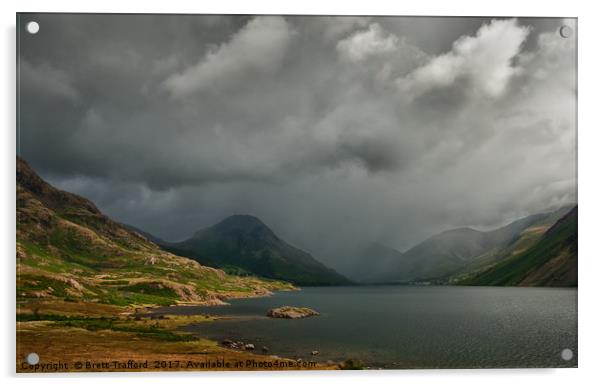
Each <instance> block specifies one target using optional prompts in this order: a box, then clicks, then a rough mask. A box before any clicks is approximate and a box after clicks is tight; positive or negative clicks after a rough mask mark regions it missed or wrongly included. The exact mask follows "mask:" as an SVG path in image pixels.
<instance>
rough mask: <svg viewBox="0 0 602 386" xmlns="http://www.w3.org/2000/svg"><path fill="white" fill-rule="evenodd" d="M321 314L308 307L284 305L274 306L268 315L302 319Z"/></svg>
mask: <svg viewBox="0 0 602 386" xmlns="http://www.w3.org/2000/svg"><path fill="white" fill-rule="evenodd" d="M316 315H320V314H319V313H318V312H317V311H315V310H312V309H311V308H306V307H290V306H284V307H279V308H272V309H271V310H269V311H268V313H267V316H269V317H270V318H283V319H301V318H308V317H310V316H316Z"/></svg>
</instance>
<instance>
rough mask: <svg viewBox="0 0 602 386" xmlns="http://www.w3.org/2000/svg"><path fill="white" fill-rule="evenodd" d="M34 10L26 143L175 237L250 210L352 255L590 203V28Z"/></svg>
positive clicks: (108, 200)
mask: <svg viewBox="0 0 602 386" xmlns="http://www.w3.org/2000/svg"><path fill="white" fill-rule="evenodd" d="M20 18H21V21H22V22H26V21H27V20H30V19H35V20H37V21H38V22H39V23H40V25H41V30H40V33H38V34H37V35H26V34H21V36H20V42H19V48H20V52H19V75H20V76H19V84H20V93H19V101H20V116H19V149H18V151H19V153H20V154H21V155H22V156H23V157H24V158H25V159H27V160H28V161H29V162H30V163H31V164H32V166H33V167H34V168H35V169H36V170H37V171H39V172H40V174H42V176H44V177H45V178H47V179H49V180H50V181H51V182H53V183H55V184H56V185H58V186H60V187H62V188H64V189H67V190H70V191H73V192H76V193H80V194H82V195H84V196H86V197H89V198H91V199H92V200H94V201H95V202H96V203H97V204H98V205H99V207H100V208H101V209H103V210H104V211H105V212H107V213H108V214H109V215H111V216H113V217H115V218H116V219H117V220H120V221H123V222H126V223H131V224H133V225H136V226H138V227H140V228H142V229H145V230H148V231H150V232H152V233H155V234H157V235H158V236H160V237H163V238H165V239H171V240H177V239H182V238H185V237H187V236H189V235H190V234H192V233H193V232H194V231H196V230H197V229H199V228H201V227H204V226H208V225H211V224H212V223H214V222H217V221H219V220H220V219H222V218H223V217H225V216H228V215H230V214H234V213H251V214H255V215H257V216H259V217H261V218H262V219H264V221H266V222H267V223H268V224H269V225H271V226H272V227H274V229H275V230H276V231H277V232H278V233H279V234H281V235H282V236H283V237H284V238H286V239H288V240H290V241H291V242H292V243H294V244H297V245H298V246H300V247H302V248H305V249H308V250H310V251H312V252H314V253H316V254H318V255H319V256H321V257H324V258H327V259H330V261H335V262H336V260H337V258H339V257H340V259H344V256H338V255H337V253H336V252H335V251H338V250H340V247H341V245H345V244H350V243H361V242H370V241H378V242H383V243H386V244H389V245H391V246H393V247H397V248H401V249H403V248H407V247H409V246H411V245H412V244H413V243H416V242H418V241H420V240H421V239H422V238H425V237H428V236H429V235H431V234H433V233H435V232H438V231H442V230H444V229H447V228H450V227H455V226H475V227H482V228H488V227H493V226H496V225H500V224H502V223H504V222H506V221H510V220H512V219H514V218H516V217H520V216H523V215H527V214H530V213H535V212H538V211H542V210H545V209H548V208H553V207H557V206H560V205H564V204H567V203H570V202H574V201H575V200H576V196H575V190H576V172H575V170H576V154H575V151H576V142H575V141H576V128H575V119H574V118H575V109H576V84H575V77H574V75H575V71H576V68H575V47H576V44H575V43H576V41H575V38H571V39H562V38H560V37H559V35H558V33H557V30H558V27H559V26H560V25H562V24H574V22H575V21H574V20H562V19H536V18H529V19H518V20H515V19H492V18H405V17H404V18H395V17H326V16H322V17H277V16H269V17H266V16H258V17H254V16H219V15H212V16H198V15H185V16H178V15H163V16H161V15H60V14H41V15H35V14H31V15H29V14H28V15H21V16H20Z"/></svg>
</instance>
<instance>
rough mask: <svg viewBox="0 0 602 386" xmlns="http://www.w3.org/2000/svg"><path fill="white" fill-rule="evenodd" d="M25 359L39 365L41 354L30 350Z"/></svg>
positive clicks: (31, 363) (29, 362)
mask: <svg viewBox="0 0 602 386" xmlns="http://www.w3.org/2000/svg"><path fill="white" fill-rule="evenodd" d="M25 361H26V362H27V363H28V364H30V365H37V364H38V363H39V362H40V356H39V355H38V354H36V353H35V352H30V353H29V354H27V356H26V357H25Z"/></svg>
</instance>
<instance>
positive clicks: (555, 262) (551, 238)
mask: <svg viewBox="0 0 602 386" xmlns="http://www.w3.org/2000/svg"><path fill="white" fill-rule="evenodd" d="M457 284H460V285H483V286H486V285H491V286H577V207H574V208H573V209H572V210H571V211H570V212H569V213H567V214H566V215H565V216H564V217H562V218H561V219H559V220H558V221H557V222H556V223H555V224H554V225H553V226H552V227H551V228H550V229H548V230H547V231H546V232H545V233H544V234H543V236H541V238H539V239H538V240H537V241H536V242H535V243H534V244H533V245H532V246H530V247H529V248H527V249H526V250H524V251H522V252H520V253H515V254H514V253H509V254H508V255H506V256H505V257H504V258H502V259H501V260H500V261H499V262H497V263H495V264H494V265H492V266H490V267H488V268H486V269H483V270H481V271H478V272H476V273H474V274H472V275H470V276H469V277H468V278H466V279H464V280H462V281H460V282H458V283H457Z"/></svg>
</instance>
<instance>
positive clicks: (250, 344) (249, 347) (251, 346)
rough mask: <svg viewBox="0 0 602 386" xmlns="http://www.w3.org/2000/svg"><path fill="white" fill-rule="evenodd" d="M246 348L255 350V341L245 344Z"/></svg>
mask: <svg viewBox="0 0 602 386" xmlns="http://www.w3.org/2000/svg"><path fill="white" fill-rule="evenodd" d="M245 350H255V345H254V344H253V343H247V344H245Z"/></svg>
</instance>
